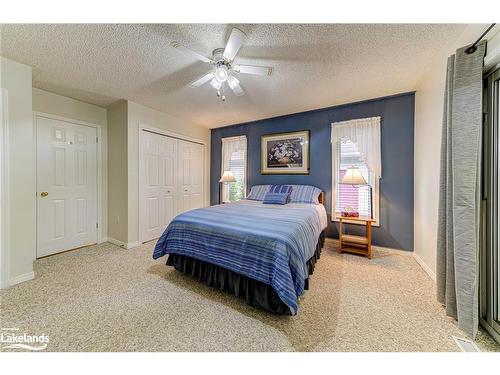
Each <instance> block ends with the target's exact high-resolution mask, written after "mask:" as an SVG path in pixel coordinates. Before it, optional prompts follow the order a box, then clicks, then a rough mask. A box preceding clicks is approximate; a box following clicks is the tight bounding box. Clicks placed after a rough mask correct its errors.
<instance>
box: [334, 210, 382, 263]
mask: <svg viewBox="0 0 500 375" xmlns="http://www.w3.org/2000/svg"><path fill="white" fill-rule="evenodd" d="M337 220H338V221H339V240H340V253H342V252H344V251H345V252H346V253H354V254H360V255H364V256H367V257H368V258H369V259H371V258H372V223H373V222H374V221H375V220H374V219H370V218H369V217H341V216H339V217H337ZM343 222H344V223H345V222H360V223H365V225H366V236H365V237H363V236H355V235H351V234H343V233H342V223H343Z"/></svg>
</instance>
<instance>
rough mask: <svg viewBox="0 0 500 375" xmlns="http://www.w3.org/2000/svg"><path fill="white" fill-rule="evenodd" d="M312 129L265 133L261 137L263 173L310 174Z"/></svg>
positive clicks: (261, 167)
mask: <svg viewBox="0 0 500 375" xmlns="http://www.w3.org/2000/svg"><path fill="white" fill-rule="evenodd" d="M309 139H310V130H301V131H296V132H290V133H275V134H265V135H262V136H261V139H260V148H261V153H260V173H261V174H309V158H310V143H309Z"/></svg>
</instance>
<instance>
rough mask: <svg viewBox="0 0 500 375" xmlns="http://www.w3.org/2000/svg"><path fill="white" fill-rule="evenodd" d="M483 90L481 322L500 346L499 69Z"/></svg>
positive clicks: (487, 79) (490, 77) (487, 80)
mask: <svg viewBox="0 0 500 375" xmlns="http://www.w3.org/2000/svg"><path fill="white" fill-rule="evenodd" d="M484 87H485V91H484V113H485V114H484V115H485V118H484V128H483V179H482V181H483V184H482V185H483V186H482V197H481V198H482V201H481V208H482V211H481V222H482V226H481V231H482V236H481V253H480V294H479V295H480V315H481V316H480V318H481V323H482V325H483V326H484V327H485V328H486V329H487V330H488V332H490V334H491V335H492V336H493V337H494V338H495V339H496V340H497V341H498V342H500V285H499V284H500V283H499V269H500V239H499V232H500V152H499V146H500V131H499V121H498V117H499V108H500V95H499V87H500V69H497V70H496V71H494V72H492V73H490V74H489V75H488V76H487V77H486V79H485V85H484Z"/></svg>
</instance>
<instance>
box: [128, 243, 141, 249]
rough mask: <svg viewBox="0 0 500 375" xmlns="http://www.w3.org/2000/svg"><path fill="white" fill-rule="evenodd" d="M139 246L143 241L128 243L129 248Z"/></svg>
mask: <svg viewBox="0 0 500 375" xmlns="http://www.w3.org/2000/svg"><path fill="white" fill-rule="evenodd" d="M138 246H141V243H140V242H139V241H135V242H129V243H128V244H127V249H132V248H133V247H138Z"/></svg>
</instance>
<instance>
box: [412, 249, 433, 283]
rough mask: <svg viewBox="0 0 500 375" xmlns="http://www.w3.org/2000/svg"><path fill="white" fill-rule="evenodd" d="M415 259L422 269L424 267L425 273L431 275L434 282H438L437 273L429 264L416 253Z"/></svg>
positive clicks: (414, 254)
mask: <svg viewBox="0 0 500 375" xmlns="http://www.w3.org/2000/svg"><path fill="white" fill-rule="evenodd" d="M413 258H414V259H415V260H416V262H417V263H418V264H419V265H420V267H422V269H423V270H424V271H425V273H426V274H427V275H429V277H430V278H431V279H432V281H434V282H436V273H435V272H434V271H433V270H432V269H431V268H430V267H429V266H428V265H427V263H425V262H424V260H423V259H422V258H420V256H418V255H417V254H416V253H413Z"/></svg>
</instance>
